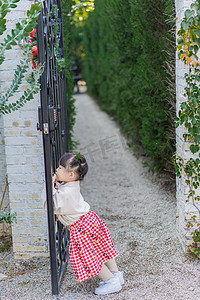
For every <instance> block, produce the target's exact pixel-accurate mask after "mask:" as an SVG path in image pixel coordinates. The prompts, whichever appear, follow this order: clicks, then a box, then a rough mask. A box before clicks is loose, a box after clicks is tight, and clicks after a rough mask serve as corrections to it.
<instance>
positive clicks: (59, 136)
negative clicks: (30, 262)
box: [37, 0, 69, 295]
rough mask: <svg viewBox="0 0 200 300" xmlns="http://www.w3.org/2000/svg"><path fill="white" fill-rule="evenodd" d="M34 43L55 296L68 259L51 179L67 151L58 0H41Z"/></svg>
mask: <svg viewBox="0 0 200 300" xmlns="http://www.w3.org/2000/svg"><path fill="white" fill-rule="evenodd" d="M37 44H38V62H39V63H40V64H41V65H43V67H44V71H43V74H42V76H41V81H40V82H41V92H40V103H41V107H40V108H39V126H38V127H39V129H40V130H41V131H42V133H43V147H44V165H45V180H46V195H47V214H48V230H49V248H50V265H51V281H52V293H53V294H54V295H57V294H58V293H59V287H60V284H61V281H62V277H63V274H64V271H65V268H66V265H67V263H68V258H69V255H68V247H69V232H68V230H67V229H66V228H65V227H64V226H63V225H62V224H61V223H60V222H59V221H58V222H55V216H54V212H53V200H52V180H51V177H52V172H55V170H56V167H57V166H58V161H59V158H60V156H61V155H62V154H63V153H64V152H68V128H67V99H66V83H65V71H64V68H63V66H60V65H59V63H60V61H61V59H62V58H63V57H64V49H63V46H64V44H63V29H62V11H61V3H60V0H46V1H43V8H42V10H41V13H40V16H39V18H38V23H37ZM55 224H56V226H55ZM55 228H56V233H55Z"/></svg>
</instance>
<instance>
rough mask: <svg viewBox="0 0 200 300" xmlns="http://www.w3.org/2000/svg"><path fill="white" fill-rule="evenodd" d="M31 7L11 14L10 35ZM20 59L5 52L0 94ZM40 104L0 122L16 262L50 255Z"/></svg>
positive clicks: (24, 3)
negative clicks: (14, 217)
mask: <svg viewBox="0 0 200 300" xmlns="http://www.w3.org/2000/svg"><path fill="white" fill-rule="evenodd" d="M32 3H33V1H30V0H21V1H20V2H19V4H18V7H17V8H15V9H13V11H12V12H11V13H9V15H8V17H7V19H8V22H7V28H8V31H9V29H11V28H13V27H14V25H15V23H16V22H18V21H19V20H20V19H22V18H24V17H25V16H26V10H27V9H28V8H30V5H31V4H32ZM21 57H22V49H21V47H20V46H18V45H17V46H15V47H13V49H12V50H9V51H6V60H5V61H4V63H3V64H2V65H1V68H0V84H1V91H3V92H5V91H6V90H7V88H8V86H9V85H10V83H11V81H12V79H13V74H14V69H15V67H16V65H17V64H18V63H19V60H20V58H21ZM26 87H27V85H26V82H25V81H24V84H23V85H22V86H21V87H20V90H19V92H18V93H17V94H15V95H14V96H13V97H12V99H11V101H12V100H16V98H19V97H20V95H22V93H23V90H24V89H26ZM39 103H40V99H39V95H37V96H35V98H34V100H31V101H30V102H28V103H26V105H25V106H24V107H23V108H21V109H20V110H18V111H15V112H12V113H11V114H8V115H4V116H1V118H0V126H1V127H0V131H1V136H0V137H1V148H0V151H1V153H0V155H1V156H0V157H1V162H2V164H1V172H0V176H1V177H5V176H6V174H7V177H8V183H9V195H8V196H9V203H10V210H11V212H12V213H13V212H16V213H17V224H13V225H12V237H13V251H14V255H15V258H29V257H33V256H47V255H48V252H47V248H48V242H47V218H46V212H45V211H44V209H43V205H42V201H41V192H42V189H43V186H44V166H43V146H42V135H41V133H40V132H39V131H37V128H36V125H37V122H38V112H37V111H38V106H39ZM2 135H3V136H2ZM3 165H5V167H3ZM2 169H4V172H2ZM1 179H2V178H1ZM1 182H3V180H1Z"/></svg>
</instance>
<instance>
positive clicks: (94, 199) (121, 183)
mask: <svg viewBox="0 0 200 300" xmlns="http://www.w3.org/2000/svg"><path fill="white" fill-rule="evenodd" d="M76 100H77V101H76V106H77V122H76V126H75V133H74V136H75V139H76V140H77V141H78V142H79V143H80V144H79V146H78V148H77V150H78V151H80V152H81V153H82V154H84V155H85V156H86V158H87V160H88V163H89V173H88V176H87V178H86V179H85V182H84V183H83V186H82V193H83V195H84V197H85V199H86V201H88V202H89V203H90V205H91V210H94V211H95V212H96V213H98V214H99V215H100V216H101V217H102V218H103V219H104V221H105V222H106V223H107V225H108V227H109V230H110V232H111V236H112V238H113V241H114V243H115V246H116V248H117V250H118V252H119V254H120V255H119V257H118V259H117V262H118V265H119V267H120V269H122V270H124V271H125V278H126V284H125V286H124V288H123V291H122V292H121V293H119V294H118V297H119V298H116V295H115V296H114V295H113V296H112V295H110V296H109V297H108V298H109V299H111V298H113V299H125V298H123V297H125V296H126V297H128V298H127V299H193V300H194V299H195V295H198V293H199V292H200V289H199V287H198V288H197V286H198V284H197V281H198V280H199V278H197V277H196V272H197V267H198V263H197V262H190V261H189V260H187V259H186V257H185V256H184V254H183V252H182V249H181V248H180V245H179V242H178V241H177V239H176V230H175V226H176V225H175V221H176V201H175V193H174V191H173V184H172V183H171V182H170V181H169V182H166V184H164V183H165V180H167V179H165V178H162V179H156V177H155V176H154V177H152V176H151V174H150V173H148V172H147V170H146V169H144V168H143V165H142V161H141V159H139V160H137V159H136V158H135V157H134V156H133V155H132V154H131V152H130V150H129V149H128V148H127V146H126V143H125V141H124V139H123V138H122V136H121V134H120V132H119V129H118V127H117V125H116V124H115V122H113V121H112V120H111V118H110V117H108V115H107V114H105V113H104V112H102V111H101V110H100V109H99V107H98V105H97V104H96V103H95V102H94V101H93V100H92V99H91V98H90V97H88V96H87V95H86V94H80V95H76ZM166 186H167V188H166ZM186 274H190V275H189V276H185V275H186ZM188 289H189V290H188ZM195 289H198V293H197V290H195ZM133 295H134V296H133ZM175 295H177V298H176V297H174V296H175ZM192 295H193V296H192ZM144 297H145V298H144ZM178 297H179V298H178ZM180 297H181V298H180ZM190 297H191V298H190ZM196 299H197V298H196Z"/></svg>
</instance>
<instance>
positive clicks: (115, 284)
mask: <svg viewBox="0 0 200 300" xmlns="http://www.w3.org/2000/svg"><path fill="white" fill-rule="evenodd" d="M121 289H122V286H121V284H120V281H119V278H118V277H112V278H110V279H108V280H106V281H103V283H102V284H101V285H100V286H99V287H98V288H96V289H95V291H94V293H95V294H96V295H106V294H111V293H115V292H119V291H121Z"/></svg>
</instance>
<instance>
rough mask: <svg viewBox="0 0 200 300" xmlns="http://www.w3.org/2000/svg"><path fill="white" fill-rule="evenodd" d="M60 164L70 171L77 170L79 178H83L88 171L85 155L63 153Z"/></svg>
mask: <svg viewBox="0 0 200 300" xmlns="http://www.w3.org/2000/svg"><path fill="white" fill-rule="evenodd" d="M59 164H60V165H61V166H63V167H64V168H66V169H67V170H69V171H74V172H76V173H77V174H78V176H79V177H78V179H77V180H83V178H84V176H85V175H86V174H87V171H88V164H87V161H86V159H85V157H84V156H83V155H80V154H79V155H78V154H76V153H65V154H63V156H62V157H61V158H60V161H59Z"/></svg>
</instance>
